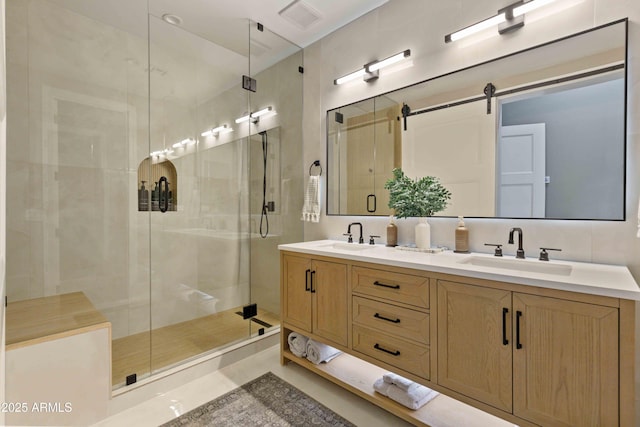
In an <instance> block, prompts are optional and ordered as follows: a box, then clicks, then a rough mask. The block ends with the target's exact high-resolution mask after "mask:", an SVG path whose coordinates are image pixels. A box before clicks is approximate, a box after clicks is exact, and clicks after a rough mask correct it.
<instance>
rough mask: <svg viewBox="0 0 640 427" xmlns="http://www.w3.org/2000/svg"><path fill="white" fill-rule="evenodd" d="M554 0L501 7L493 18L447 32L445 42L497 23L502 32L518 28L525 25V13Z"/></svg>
mask: <svg viewBox="0 0 640 427" xmlns="http://www.w3.org/2000/svg"><path fill="white" fill-rule="evenodd" d="M554 1H556V0H530V1H528V2H525V1H524V0H520V1H518V2H516V3H513V4H510V5H509V6H507V7H505V8H503V9H500V10H499V11H498V14H497V15H495V16H492V17H491V18H487V19H485V20H483V21H480V22H477V23H475V24H473V25H470V26H468V27H465V28H463V29H461V30H458V31H455V32H453V33H451V34H447V35H446V36H444V42H445V43H450V42H454V41H456V40H460V39H462V38H464V37H467V36H470V35H472V34H475V33H477V32H480V31H482V30H486V29H487V28H491V27H493V26H495V25H500V28H499V33H500V34H503V33H505V32H508V31H513V30H516V29H518V28H520V27H522V26H524V14H525V13H527V12H530V11H532V10H535V9H538V8H540V7H542V6H546V5H548V4H550V3H553V2H554ZM516 18H518V19H516ZM501 24H502V25H501Z"/></svg>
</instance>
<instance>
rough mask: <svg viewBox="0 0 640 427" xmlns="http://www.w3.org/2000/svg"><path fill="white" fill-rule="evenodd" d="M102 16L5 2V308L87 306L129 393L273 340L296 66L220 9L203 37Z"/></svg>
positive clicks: (291, 204)
mask: <svg viewBox="0 0 640 427" xmlns="http://www.w3.org/2000/svg"><path fill="white" fill-rule="evenodd" d="M102 3H103V2H101V1H100V0H88V1H85V2H80V3H79V2H77V1H72V0H25V1H19V2H7V5H6V9H7V80H8V84H7V104H8V113H7V116H8V129H7V158H8V161H7V193H8V194H7V200H9V204H8V207H7V254H8V255H7V263H8V265H7V278H6V280H7V294H8V299H9V305H11V304H12V303H13V302H18V301H27V300H34V301H35V300H37V301H39V303H42V304H47V302H48V301H49V300H51V299H52V298H55V297H57V296H60V295H64V294H70V293H82V294H83V295H84V296H85V297H86V298H87V299H88V301H89V302H90V303H91V305H92V306H93V308H95V310H96V311H97V312H99V313H100V314H101V315H102V316H104V318H106V319H107V320H108V321H109V322H110V323H111V334H112V385H113V388H120V387H123V386H125V385H126V384H129V383H132V382H135V381H139V380H140V379H142V378H146V377H148V376H152V375H154V374H157V373H159V372H162V371H165V370H167V369H168V368H171V367H174V366H177V365H180V364H182V363H184V362H185V361H187V360H190V359H193V358H195V357H199V356H201V355H202V354H204V353H208V352H212V351H214V350H215V351H224V349H225V348H228V347H229V346H230V345H232V344H236V343H239V342H242V341H245V340H247V339H252V338H255V337H259V336H261V335H263V334H266V335H268V334H270V333H275V332H276V331H277V330H278V328H279V318H278V313H279V311H280V308H279V304H280V303H279V262H278V251H277V246H278V244H281V243H288V242H293V241H299V240H301V239H302V223H301V222H300V221H299V212H300V207H301V205H302V200H301V195H302V187H303V170H302V169H303V168H301V167H300V160H301V157H302V151H301V150H302V148H301V146H300V141H301V139H302V137H301V135H302V113H301V110H302V108H301V107H302V75H301V74H300V72H299V70H298V68H299V67H301V66H302V50H301V49H300V48H299V47H297V46H295V45H292V44H291V43H289V42H288V41H286V40H284V39H282V38H281V37H279V36H278V35H277V34H274V33H272V32H270V31H269V30H268V28H261V29H258V25H257V23H256V22H252V21H250V20H237V21H235V22H222V19H221V18H219V17H216V16H215V13H214V12H215V11H207V10H203V11H201V13H203V14H210V15H211V16H209V17H207V19H208V22H209V23H210V24H211V25H210V26H211V27H212V28H213V29H212V30H210V31H207V32H202V31H201V29H198V28H188V27H184V26H177V25H173V24H171V23H168V22H165V21H164V20H163V19H162V15H163V14H164V9H163V7H164V5H163V2H160V1H156V0H150V1H148V2H147V1H142V0H130V1H124V0H118V1H114V2H110V3H109V7H110V8H113V10H112V11H111V12H113V13H101V14H98V13H97V12H93V11H98V10H101V9H100V7H98V6H100V5H101V4H102ZM184 3H189V2H184ZM184 3H182V2H181V3H180V4H176V5H172V7H173V6H175V7H174V10H172V11H171V12H172V13H173V14H175V15H178V16H180V15H181V12H184V13H185V14H186V13H188V12H189V11H188V7H189V4H184ZM94 6H96V7H94ZM101 7H103V8H104V5H103V6H101ZM123 10H126V11H127V14H128V17H127V19H116V18H115V17H117V16H120V12H122V11H123ZM116 11H119V13H116ZM191 13H192V12H191ZM112 17H114V18H113V20H112V19H111V18H112ZM260 27H262V26H260ZM242 76H250V77H252V78H254V79H256V80H257V81H258V91H256V92H250V91H247V90H245V89H243V88H242V85H241V83H242ZM267 106H270V107H271V110H270V111H269V114H266V115H264V116H261V117H260V118H259V119H258V120H249V121H246V122H243V123H239V124H238V123H236V121H235V119H237V118H239V117H242V116H243V115H246V114H248V113H251V112H255V111H258V110H260V109H263V108H265V107H267ZM225 125H226V126H225ZM216 128H219V129H222V130H218V131H216V132H211V130H212V129H216ZM265 138H266V140H267V141H268V143H267V151H266V154H265V150H264V148H263V140H264V139H265ZM143 181H144V182H143ZM264 200H266V201H267V202H270V203H269V207H270V209H268V210H267V212H266V216H265V209H264V206H265V203H264ZM163 207H164V208H163ZM265 221H268V232H266V233H265ZM261 223H262V227H261ZM254 305H255V307H254ZM69 309H70V310H71V309H72V307H70V308H69ZM254 309H255V311H256V312H257V315H255V316H251V314H252V313H251V312H252V310H254ZM11 326H12V325H10V324H7V339H8V341H9V340H11V330H12V327H11Z"/></svg>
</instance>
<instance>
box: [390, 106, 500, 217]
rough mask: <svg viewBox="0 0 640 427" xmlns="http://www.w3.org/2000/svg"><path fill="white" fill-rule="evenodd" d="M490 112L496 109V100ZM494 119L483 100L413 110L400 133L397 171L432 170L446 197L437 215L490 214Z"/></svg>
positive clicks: (415, 174) (492, 206)
mask: <svg viewBox="0 0 640 427" xmlns="http://www.w3.org/2000/svg"><path fill="white" fill-rule="evenodd" d="M492 102H494V105H493V111H495V99H492ZM495 141H496V118H495V115H489V114H487V103H486V101H479V102H473V103H468V104H463V105H459V106H456V107H455V108H443V109H441V110H435V111H430V112H429V113H428V114H417V115H415V116H411V117H409V119H408V126H407V130H406V131H403V132H402V170H403V171H404V172H405V173H406V174H407V176H408V177H411V178H417V177H423V176H426V175H433V176H436V177H438V178H439V179H440V181H441V182H442V185H444V186H445V187H446V188H447V189H448V190H449V191H451V201H450V203H449V206H448V207H447V209H446V210H444V211H443V212H441V213H439V214H438V215H450V216H458V215H463V214H464V215H465V216H487V217H492V216H495V206H496V198H495V191H496V183H495V170H496V167H495V161H496V155H495V146H496V143H495Z"/></svg>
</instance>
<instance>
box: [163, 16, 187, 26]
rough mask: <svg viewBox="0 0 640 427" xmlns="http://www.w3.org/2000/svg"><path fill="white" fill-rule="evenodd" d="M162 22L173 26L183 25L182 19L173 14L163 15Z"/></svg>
mask: <svg viewBox="0 0 640 427" xmlns="http://www.w3.org/2000/svg"><path fill="white" fill-rule="evenodd" d="M162 20H163V21H164V22H167V23H169V24H171V25H180V24H182V18H180V17H179V16H178V15H174V14H172V13H165V14H164V15H162Z"/></svg>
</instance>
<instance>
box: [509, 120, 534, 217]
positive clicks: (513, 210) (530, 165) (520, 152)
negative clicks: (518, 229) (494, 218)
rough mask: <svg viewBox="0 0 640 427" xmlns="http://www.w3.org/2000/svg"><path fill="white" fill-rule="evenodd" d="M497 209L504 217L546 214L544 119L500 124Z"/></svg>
mask: <svg viewBox="0 0 640 427" xmlns="http://www.w3.org/2000/svg"><path fill="white" fill-rule="evenodd" d="M497 210H498V216H501V217H515V218H544V215H545V125H544V123H535V124H528V125H517V126H503V127H501V128H500V139H499V143H498V206H497Z"/></svg>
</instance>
